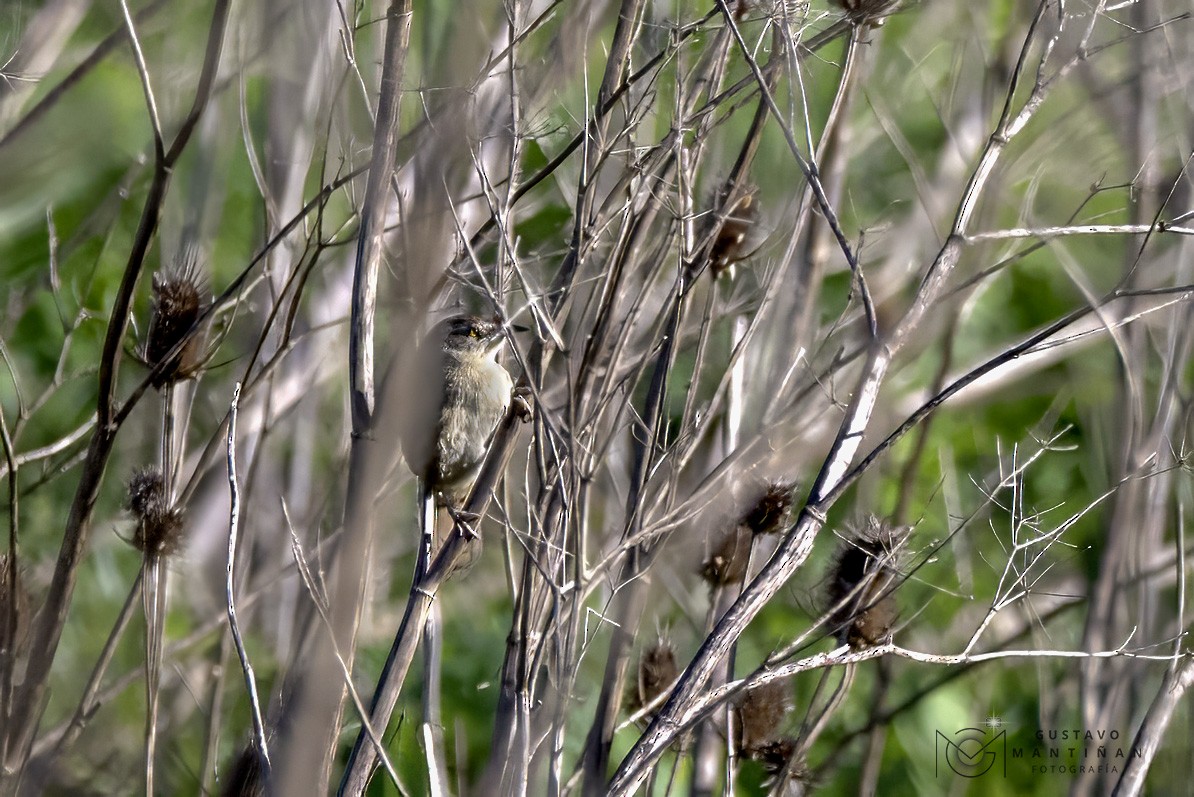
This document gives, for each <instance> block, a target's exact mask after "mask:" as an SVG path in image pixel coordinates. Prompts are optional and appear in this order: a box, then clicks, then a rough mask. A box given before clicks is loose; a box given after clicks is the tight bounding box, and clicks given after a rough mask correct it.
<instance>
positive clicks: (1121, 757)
mask: <svg viewBox="0 0 1194 797" xmlns="http://www.w3.org/2000/svg"><path fill="white" fill-rule="evenodd" d="M1036 740H1037V744H1036V745H1035V746H1032V747H1015V746H1013V747H1012V748H1011V750H1010V751H1009V752H1010V753H1011V757H1012V759H1013V760H1015V759H1020V760H1026V761H1028V762H1030V764H1031V766H1032V772H1033V774H1036V775H1050V774H1056V775H1079V774H1098V775H1114V774H1118V773H1119V772H1120V769H1121V767H1122V765H1123V764H1124V762H1125V761H1127V759H1128V758H1129V757H1139V756H1140V755H1141V751H1140V750H1132V749H1131V748H1130V747H1125V746H1123V745H1120V744H1119V740H1120V734H1119V731H1118V730H1106V729H1097V730H1086V729H1081V728H1079V729H1053V730H1039V731H1037V732H1036Z"/></svg>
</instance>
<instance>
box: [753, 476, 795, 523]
mask: <svg viewBox="0 0 1194 797" xmlns="http://www.w3.org/2000/svg"><path fill="white" fill-rule="evenodd" d="M794 489H795V486H794V485H791V484H779V483H775V484H769V485H767V489H766V490H764V491H763V495H762V496H760V497H759V500H758V501H755V503H754V506H752V507H751V508H750V509H749V510H747V512H746V514H745V515H743V516H742V525H744V526H746V527H747V528H749V529H750V530H751V531H752V532H754V533H755V534H775V533H777V532H779V531H781V530H782V529H783V527H784V526H786V525H787V523H788V520H789V517H790V515H791V514H792V500H793V499H792V492H793V490H794Z"/></svg>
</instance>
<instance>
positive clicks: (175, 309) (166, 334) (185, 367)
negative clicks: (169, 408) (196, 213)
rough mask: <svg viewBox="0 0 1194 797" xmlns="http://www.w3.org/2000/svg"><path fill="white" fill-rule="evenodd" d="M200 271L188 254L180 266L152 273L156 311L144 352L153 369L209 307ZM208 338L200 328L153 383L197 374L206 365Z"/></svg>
mask: <svg viewBox="0 0 1194 797" xmlns="http://www.w3.org/2000/svg"><path fill="white" fill-rule="evenodd" d="M198 272H199V268H198V266H197V264H196V261H195V258H194V255H193V254H188V255H187V256H186V257H184V259H183V260H182V262H181V263H180V264H179V265H176V266H175V267H174V268H171V269H166V270H163V271H159V272H157V273H156V274H154V275H153V310H152V312H151V314H150V318H149V334H148V335H147V336H146V339H145V350H144V352H143V356H144V359H145V364H146V365H147V366H149V367H150V368H154V369H156V368H157V367H158V365H159V364H160V363H162V362H163V361H165V360H166V358H167V356H168V355H169V354H170V352H171V351H172V350H173V349H174V347H175V346H177V345H178V344H179V343H180V342H182V340H183V339H184V337H185V336H186V334H187V332H189V331H190V329H191V327H192V326H194V324H195V322H196V321H197V320H199V316H200V315H202V314H203V312H204V311H205V310H206V309H207V303H208V300H207V298H206V297H205V289H204V287H203V284H202V280H201V279H200V278H199V273H198ZM206 337H207V336H206V334H205V333H204V330H202V329H201V330H199V331H197V332H196V333H195V334H194V335H192V336H191V337H190V338H189V339H187V341H186V343H184V344H183V346H182V349H181V351H179V352H178V353H177V354H176V355H175V356H174V357H172V358H170V361H169V364H168V365H167V366H166V367H165V369H164V370H163V371H162V372H161V373H159V374H157V375H156V376H155V377H154V378H153V386H154V387H157V388H161V387H163V386H165V385H169V384H173V383H174V382H179V381H182V380H184V379H190V378H191V377H192V376H194V375H195V374H196V373H197V372H198V371H199V368H200V367H201V366H202V365H203V350H204V347H205V345H206Z"/></svg>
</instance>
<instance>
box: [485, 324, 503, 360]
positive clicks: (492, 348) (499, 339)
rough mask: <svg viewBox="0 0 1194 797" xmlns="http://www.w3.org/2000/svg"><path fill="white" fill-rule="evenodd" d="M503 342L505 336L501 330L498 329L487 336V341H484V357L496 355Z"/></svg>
mask: <svg viewBox="0 0 1194 797" xmlns="http://www.w3.org/2000/svg"><path fill="white" fill-rule="evenodd" d="M505 342H506V335H505V333H504V331H503V330H502V329H498V330H497V331H495V332H494V333H493V334H492V335H490V336H489V338H488V340H486V341H485V356H486V357H488V356H490V355H493V354H497V353H498V351H499V350H500V349H501V348H502V345H503V344H504V343H505Z"/></svg>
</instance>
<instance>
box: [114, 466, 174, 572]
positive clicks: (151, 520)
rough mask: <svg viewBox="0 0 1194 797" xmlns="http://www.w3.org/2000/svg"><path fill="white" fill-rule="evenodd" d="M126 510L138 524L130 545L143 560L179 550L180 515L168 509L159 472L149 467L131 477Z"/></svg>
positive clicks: (163, 482) (164, 488)
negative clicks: (145, 557) (138, 552)
mask: <svg viewBox="0 0 1194 797" xmlns="http://www.w3.org/2000/svg"><path fill="white" fill-rule="evenodd" d="M127 507H128V510H129V512H131V513H132V515H133V517H134V518H135V519H136V521H137V527H136V529H134V531H133V540H132V543H133V547H135V548H136V549H137V550H138V551H140V552H141V553H143V554H144V555H145V556H171V555H172V554H175V553H178V551H179V550H181V549H182V544H183V534H182V532H183V525H184V524H183V513H182V510H181V509H180V508H178V507H174V506H170V505H169V502H168V500H167V498H166V485H165V481H164V480H163V479H162V472H161V471H160V470H158V469H157V468H156V467H153V466H150V467H147V468H142V469H141V470H139V471H137V472H136V473H134V474H133V478H131V479H129V487H128V504H127Z"/></svg>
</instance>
